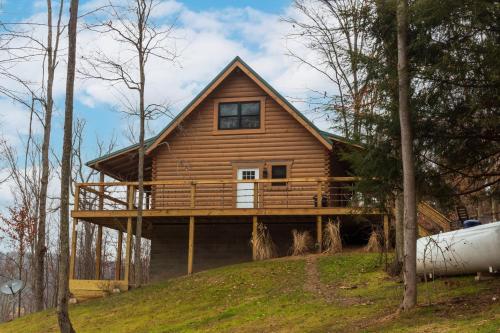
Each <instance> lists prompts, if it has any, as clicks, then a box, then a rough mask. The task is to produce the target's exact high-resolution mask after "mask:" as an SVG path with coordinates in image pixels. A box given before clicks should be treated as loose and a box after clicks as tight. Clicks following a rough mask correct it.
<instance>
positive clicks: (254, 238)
mask: <svg viewBox="0 0 500 333" xmlns="http://www.w3.org/2000/svg"><path fill="white" fill-rule="evenodd" d="M258 222H259V220H258V217H257V216H252V259H253V260H254V261H255V260H257V246H256V245H257V223H258Z"/></svg>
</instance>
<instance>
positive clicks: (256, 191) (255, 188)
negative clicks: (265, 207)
mask: <svg viewBox="0 0 500 333" xmlns="http://www.w3.org/2000/svg"><path fill="white" fill-rule="evenodd" d="M253 207H254V208H259V183H258V182H255V183H253Z"/></svg>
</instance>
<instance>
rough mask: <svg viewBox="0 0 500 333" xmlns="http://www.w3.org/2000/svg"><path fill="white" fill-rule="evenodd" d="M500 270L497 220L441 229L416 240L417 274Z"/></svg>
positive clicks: (452, 273) (456, 273)
mask: <svg viewBox="0 0 500 333" xmlns="http://www.w3.org/2000/svg"><path fill="white" fill-rule="evenodd" d="M499 271H500V222H493V223H488V224H483V225H480V226H476V227H471V228H467V229H460V230H455V231H450V232H444V233H440V234H437V235H432V236H427V237H422V238H419V239H418V240H417V274H418V275H424V274H426V275H431V274H432V275H460V274H475V273H477V272H490V273H494V272H499Z"/></svg>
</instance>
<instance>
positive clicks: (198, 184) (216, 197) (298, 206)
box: [72, 177, 382, 222]
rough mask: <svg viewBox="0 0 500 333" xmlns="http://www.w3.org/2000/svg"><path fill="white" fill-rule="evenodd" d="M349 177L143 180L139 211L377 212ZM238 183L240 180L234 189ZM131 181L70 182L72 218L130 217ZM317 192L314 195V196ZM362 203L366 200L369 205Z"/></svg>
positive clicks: (162, 214) (149, 214) (203, 213)
mask: <svg viewBox="0 0 500 333" xmlns="http://www.w3.org/2000/svg"><path fill="white" fill-rule="evenodd" d="M358 180H359V179H358V178H355V177H323V178H288V179H254V180H227V179H226V180H224V179H206V180H189V181H186V180H179V181H147V182H144V188H145V200H144V203H143V205H142V210H143V216H144V217H145V218H148V217H151V218H155V217H189V216H263V215H267V216H272V215H323V216H324V215H359V214H381V213H382V212H381V211H380V210H379V209H376V208H373V203H374V202H375V201H374V200H373V199H370V198H366V197H365V198H363V197H361V195H360V194H358V193H355V191H354V184H355V182H356V181H358ZM240 185H250V186H246V187H245V188H244V189H239V188H238V186H240ZM137 186H138V183H137V182H111V183H105V182H98V183H82V184H77V186H76V195H75V209H74V211H73V212H72V216H73V218H78V219H84V220H88V221H89V220H90V221H91V220H92V219H94V218H95V219H96V222H98V220H99V219H103V218H134V217H136V216H137V209H138V199H137V197H138V195H137ZM318 198H320V200H318ZM367 202H368V203H370V202H371V203H372V205H371V206H370V205H369V204H367Z"/></svg>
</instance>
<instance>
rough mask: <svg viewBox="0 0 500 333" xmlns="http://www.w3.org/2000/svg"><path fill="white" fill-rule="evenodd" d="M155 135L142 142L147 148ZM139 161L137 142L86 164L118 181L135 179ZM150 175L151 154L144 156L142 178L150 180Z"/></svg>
mask: <svg viewBox="0 0 500 333" xmlns="http://www.w3.org/2000/svg"><path fill="white" fill-rule="evenodd" d="M155 138H156V137H152V138H150V139H148V140H146V141H145V142H144V146H145V148H146V149H147V147H149V146H150V145H151V143H152V142H153V141H154V139H155ZM138 163H139V144H133V145H130V146H128V147H125V148H122V149H120V150H116V151H114V152H111V153H109V154H106V155H104V156H101V157H99V158H96V159H93V160H92V161H89V162H87V163H86V165H87V166H88V167H90V168H92V169H94V170H97V171H100V172H102V173H104V174H106V175H107V176H110V177H112V178H114V179H116V180H119V181H137V178H138V172H137V170H138V168H137V165H138ZM151 176H152V159H151V156H147V155H146V156H144V179H145V180H150V179H151Z"/></svg>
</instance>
